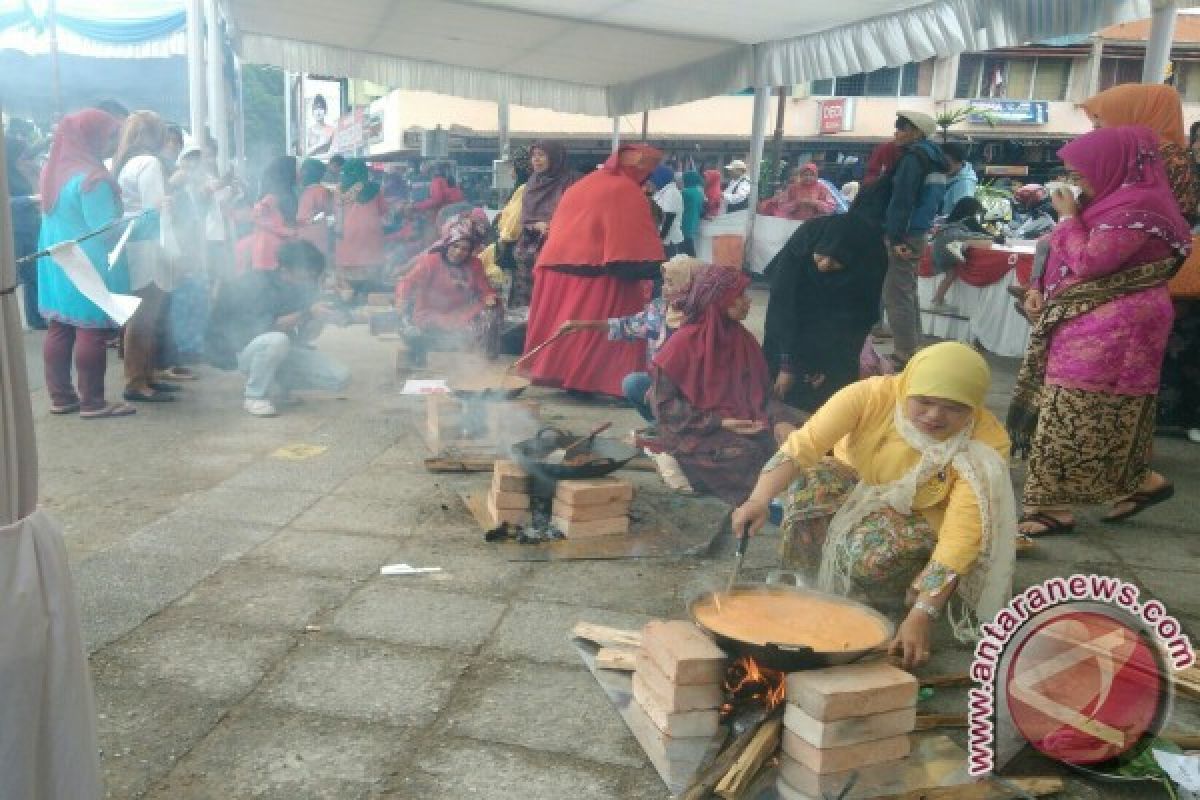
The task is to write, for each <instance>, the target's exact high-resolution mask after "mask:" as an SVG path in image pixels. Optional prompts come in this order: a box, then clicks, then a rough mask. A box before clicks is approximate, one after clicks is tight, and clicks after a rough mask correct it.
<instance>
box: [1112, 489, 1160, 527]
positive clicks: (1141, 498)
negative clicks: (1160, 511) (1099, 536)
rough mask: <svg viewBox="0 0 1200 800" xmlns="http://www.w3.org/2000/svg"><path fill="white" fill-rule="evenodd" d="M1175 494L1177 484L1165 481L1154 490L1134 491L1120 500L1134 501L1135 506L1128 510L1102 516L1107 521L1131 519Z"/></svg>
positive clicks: (1122, 502) (1121, 502)
mask: <svg viewBox="0 0 1200 800" xmlns="http://www.w3.org/2000/svg"><path fill="white" fill-rule="evenodd" d="M1174 496H1175V484H1173V483H1169V482H1168V483H1164V484H1163V485H1162V486H1160V487H1158V488H1157V489H1155V490H1154V491H1152V492H1134V493H1133V494H1131V495H1130V496H1129V497H1126V498H1125V499H1124V500H1122V501H1120V502H1119V503H1118V504H1117V505H1122V504H1124V503H1133V507H1132V508H1130V509H1129V510H1127V511H1122V512H1120V513H1117V514H1109V515H1108V516H1106V517H1102V519H1103V520H1104V521H1105V522H1120V521H1121V520H1124V519H1129V518H1130V517H1132V516H1135V515H1137V514H1140V513H1142V512H1143V511H1145V510H1146V509H1147V508H1150V506H1156V505H1158V504H1159V503H1163V502H1166V501H1167V500H1170V499H1171V498H1172V497H1174Z"/></svg>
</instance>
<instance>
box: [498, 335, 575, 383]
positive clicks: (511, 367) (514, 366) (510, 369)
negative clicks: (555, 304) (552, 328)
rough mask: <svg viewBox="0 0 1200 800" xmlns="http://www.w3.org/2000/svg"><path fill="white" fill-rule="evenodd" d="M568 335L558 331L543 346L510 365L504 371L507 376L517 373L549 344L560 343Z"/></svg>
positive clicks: (540, 345)
mask: <svg viewBox="0 0 1200 800" xmlns="http://www.w3.org/2000/svg"><path fill="white" fill-rule="evenodd" d="M566 333H567V332H566V331H561V330H560V331H558V332H557V333H555V334H554V335H553V336H551V337H550V338H549V339H547V340H546V341H544V342H542V343H541V344H539V345H538V346H537V347H535V348H533V349H532V350H530V351H529V352H528V353H526V354H525V355H523V356H521V357H520V358H518V359H517V360H516V361H514V362H513V363H512V364H510V365H509V367H508V369H506V370H504V372H505V374H507V373H509V372H515V371H516V369H517V367H519V366H520V365H521V364H523V363H525V362H526V361H528V360H529V359H531V358H533V357H534V356H535V355H537V354H538V353H539V352H541V350H542V348H543V347H545V346H547V345H548V344H550V343H551V342H556V341H558V340H559V339H561V338H562V337H563V336H565V335H566Z"/></svg>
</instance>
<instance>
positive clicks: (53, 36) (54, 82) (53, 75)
mask: <svg viewBox="0 0 1200 800" xmlns="http://www.w3.org/2000/svg"><path fill="white" fill-rule="evenodd" d="M46 33H47V39H48V40H49V44H50V88H51V93H52V94H53V96H54V116H55V118H58V117H61V116H62V114H63V101H62V76H61V75H60V74H59V69H58V3H56V2H55V0H49V2H48V3H47V4H46Z"/></svg>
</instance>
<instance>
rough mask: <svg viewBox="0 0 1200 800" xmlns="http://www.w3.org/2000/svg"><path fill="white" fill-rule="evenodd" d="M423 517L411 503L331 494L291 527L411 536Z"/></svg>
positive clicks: (301, 516) (375, 534)
mask: <svg viewBox="0 0 1200 800" xmlns="http://www.w3.org/2000/svg"><path fill="white" fill-rule="evenodd" d="M421 521H422V520H421V513H420V511H419V510H418V509H415V508H413V507H411V506H405V505H399V504H394V503H378V502H376V503H371V502H363V500H362V498H359V497H348V496H342V495H328V496H326V497H325V498H324V499H322V500H321V501H319V502H318V503H316V504H315V505H314V506H312V508H310V509H308V510H307V511H305V512H304V513H303V514H301V515H300V516H299V517H298V518H297V519H296V520H294V521H293V522H292V524H291V527H292V528H294V529H296V530H309V531H341V532H344V533H363V534H368V535H372V536H410V535H412V533H413V532H414V528H416V527H417V526H418V525H420V524H421Z"/></svg>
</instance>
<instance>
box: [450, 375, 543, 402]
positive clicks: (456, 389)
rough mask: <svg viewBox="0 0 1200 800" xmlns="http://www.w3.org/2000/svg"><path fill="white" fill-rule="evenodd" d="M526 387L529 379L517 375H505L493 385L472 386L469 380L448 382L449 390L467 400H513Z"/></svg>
mask: <svg viewBox="0 0 1200 800" xmlns="http://www.w3.org/2000/svg"><path fill="white" fill-rule="evenodd" d="M527 388H529V379H528V378H522V377H521V376H519V375H505V376H503V377H502V378H499V379H498V381H497V385H494V386H486V385H480V386H472V385H470V382H469V381H457V382H456V381H451V382H450V391H451V392H453V393H454V396H455V397H457V398H459V399H461V400H467V401H472V400H479V401H483V402H490V401H493V400H513V399H516V398H517V397H519V396H520V395H521V393H522V392H524V391H525V390H526V389H527Z"/></svg>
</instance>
